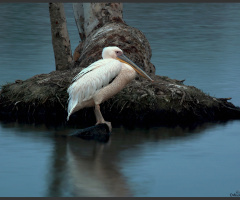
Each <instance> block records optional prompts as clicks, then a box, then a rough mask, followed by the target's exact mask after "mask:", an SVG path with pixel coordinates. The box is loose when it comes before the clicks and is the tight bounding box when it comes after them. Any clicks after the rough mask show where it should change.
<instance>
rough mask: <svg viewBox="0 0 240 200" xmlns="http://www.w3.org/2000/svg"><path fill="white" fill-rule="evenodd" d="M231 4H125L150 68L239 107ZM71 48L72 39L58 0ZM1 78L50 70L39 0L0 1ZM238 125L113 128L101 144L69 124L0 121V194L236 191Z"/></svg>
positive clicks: (239, 47)
mask: <svg viewBox="0 0 240 200" xmlns="http://www.w3.org/2000/svg"><path fill="white" fill-rule="evenodd" d="M239 10H240V4H220V3H219V4H209V3H208V4H152V3H151V4H143V3H138V4H133V3H132V4H124V19H125V21H126V22H127V23H128V24H129V25H130V26H134V27H136V28H138V29H140V30H141V31H142V32H143V33H144V34H145V35H146V37H147V38H148V40H149V42H150V44H151V47H152V54H153V56H152V63H153V64H154V65H155V66H156V73H157V74H160V75H165V76H169V77H170V78H174V79H179V80H182V79H186V81H185V84H187V85H193V86H195V87H198V88H200V89H202V90H203V91H204V92H206V93H209V94H210V95H212V96H216V97H232V98H233V99H232V100H231V102H232V103H234V104H235V105H237V106H240V94H239V85H240V79H239V75H240V67H239V66H240V56H239V52H240V29H239V27H240V20H239V19H240V12H239ZM65 12H66V15H67V23H68V24H67V25H68V30H69V34H70V40H71V45H72V50H74V48H75V47H76V45H77V43H78V42H79V37H78V33H77V29H76V26H75V21H74V18H73V15H72V7H71V4H65ZM0 27H1V28H0V77H1V79H0V84H1V85H2V84H5V83H7V82H14V81H15V80H16V79H22V80H25V79H27V78H29V77H31V76H34V75H36V74H40V73H49V72H51V71H53V70H54V55H53V50H52V46H51V30H50V21H49V13H48V4H45V3H42V4H23V3H21V4H0ZM239 130H240V121H239V120H235V121H229V122H226V123H207V124H204V125H201V126H199V127H197V128H196V129H193V130H192V129H182V128H179V127H175V128H165V127H152V128H150V129H139V128H137V127H136V128H135V129H133V130H128V129H126V128H123V127H118V128H114V129H113V135H112V136H111V139H110V141H109V142H108V143H107V144H102V143H99V142H96V141H84V140H81V139H78V138H72V139H67V138H65V137H61V135H64V134H68V133H71V132H72V131H74V129H73V128H70V127H54V126H49V125H45V124H21V123H18V122H4V121H0V196H229V195H230V193H236V191H239V190H240V173H239V166H240V161H239V158H238V157H239V153H240V145H239V141H240V134H239Z"/></svg>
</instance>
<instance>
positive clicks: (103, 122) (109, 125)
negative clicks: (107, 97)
mask: <svg viewBox="0 0 240 200" xmlns="http://www.w3.org/2000/svg"><path fill="white" fill-rule="evenodd" d="M98 124H107V125H108V128H109V131H110V132H112V124H111V122H107V121H100V122H97V123H96V125H98Z"/></svg>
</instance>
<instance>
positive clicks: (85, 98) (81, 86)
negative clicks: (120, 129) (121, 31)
mask: <svg viewBox="0 0 240 200" xmlns="http://www.w3.org/2000/svg"><path fill="white" fill-rule="evenodd" d="M102 57H103V59H101V60H98V61H96V62H94V63H93V64H91V65H90V66H89V67H87V68H85V69H84V70H82V71H81V72H80V73H79V74H78V75H77V76H75V78H74V79H73V81H74V82H73V83H72V84H71V85H70V87H69V88H68V93H69V103H68V117H67V119H69V117H70V115H71V114H73V113H74V112H76V111H78V110H80V109H82V108H85V107H92V106H95V115H96V120H97V124H98V123H106V124H108V125H109V128H110V130H111V123H110V122H106V121H105V120H104V119H103V117H102V114H101V112H100V106H99V105H100V104H101V103H102V102H104V101H106V100H107V99H109V98H111V97H112V96H114V95H115V94H117V93H118V92H119V91H121V90H122V89H123V88H124V86H126V85H127V84H128V83H129V82H130V81H131V80H133V79H134V78H135V77H136V75H137V73H136V71H137V72H139V71H140V72H143V71H141V69H140V68H138V69H135V70H136V71H135V70H134V68H133V66H132V65H135V64H134V63H132V62H131V61H130V60H127V61H126V60H125V58H126V57H125V56H123V52H122V50H121V49H119V48H118V47H106V48H104V49H103V52H102ZM122 59H124V60H122ZM128 61H129V62H131V64H132V65H130V64H126V63H127V62H128ZM129 62H128V63H129ZM136 67H137V66H136ZM143 73H144V72H143ZM144 75H145V76H147V75H146V74H145V73H144ZM147 78H149V79H151V78H150V77H148V76H147Z"/></svg>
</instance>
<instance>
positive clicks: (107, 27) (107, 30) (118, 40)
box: [73, 3, 155, 74]
mask: <svg viewBox="0 0 240 200" xmlns="http://www.w3.org/2000/svg"><path fill="white" fill-rule="evenodd" d="M73 7H74V10H75V11H74V13H75V20H76V22H77V26H78V27H81V28H80V29H79V33H80V37H81V39H82V41H81V42H80V44H79V45H78V47H77V48H76V49H75V51H74V61H75V67H79V66H80V67H83V68H84V67H87V66H88V65H90V64H91V63H93V62H94V61H96V60H98V59H100V58H101V52H102V49H103V48H104V47H106V46H118V47H119V48H121V49H122V50H123V51H124V53H125V54H126V55H127V56H128V57H129V58H130V59H132V60H133V61H134V62H135V63H136V64H137V65H139V66H140V67H142V69H143V70H144V71H146V72H147V73H149V74H155V67H154V65H153V64H152V63H151V62H150V59H151V56H152V52H151V48H150V45H149V42H148V40H147V39H146V37H145V36H144V35H143V33H142V32H141V31H139V30H138V29H136V28H133V27H130V26H128V25H127V24H126V23H125V22H124V21H123V15H122V10H123V6H122V3H83V4H81V5H79V4H78V3H76V4H74V5H73Z"/></svg>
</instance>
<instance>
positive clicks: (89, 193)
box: [67, 140, 131, 197]
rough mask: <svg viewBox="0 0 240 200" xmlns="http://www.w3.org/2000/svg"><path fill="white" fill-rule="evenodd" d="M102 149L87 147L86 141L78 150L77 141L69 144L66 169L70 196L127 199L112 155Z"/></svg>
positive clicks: (128, 193) (126, 190)
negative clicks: (68, 177)
mask: <svg viewBox="0 0 240 200" xmlns="http://www.w3.org/2000/svg"><path fill="white" fill-rule="evenodd" d="M76 143H77V144H76ZM105 147H106V146H105V145H104V144H99V143H95V144H91V145H89V141H81V147H80V146H79V141H72V140H71V141H69V144H68V148H67V157H68V162H67V168H68V173H69V176H70V182H71V183H72V184H71V185H72V186H74V188H73V194H74V196H80V197H124V196H131V194H130V192H129V190H128V186H127V184H126V182H125V180H124V178H123V176H122V174H121V173H120V172H119V169H118V167H117V166H116V165H115V164H114V161H113V160H114V158H113V157H114V153H113V154H111V153H110V152H104V151H105V149H104V148H105ZM105 159H106V160H105ZM109 160H112V161H113V162H109Z"/></svg>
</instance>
